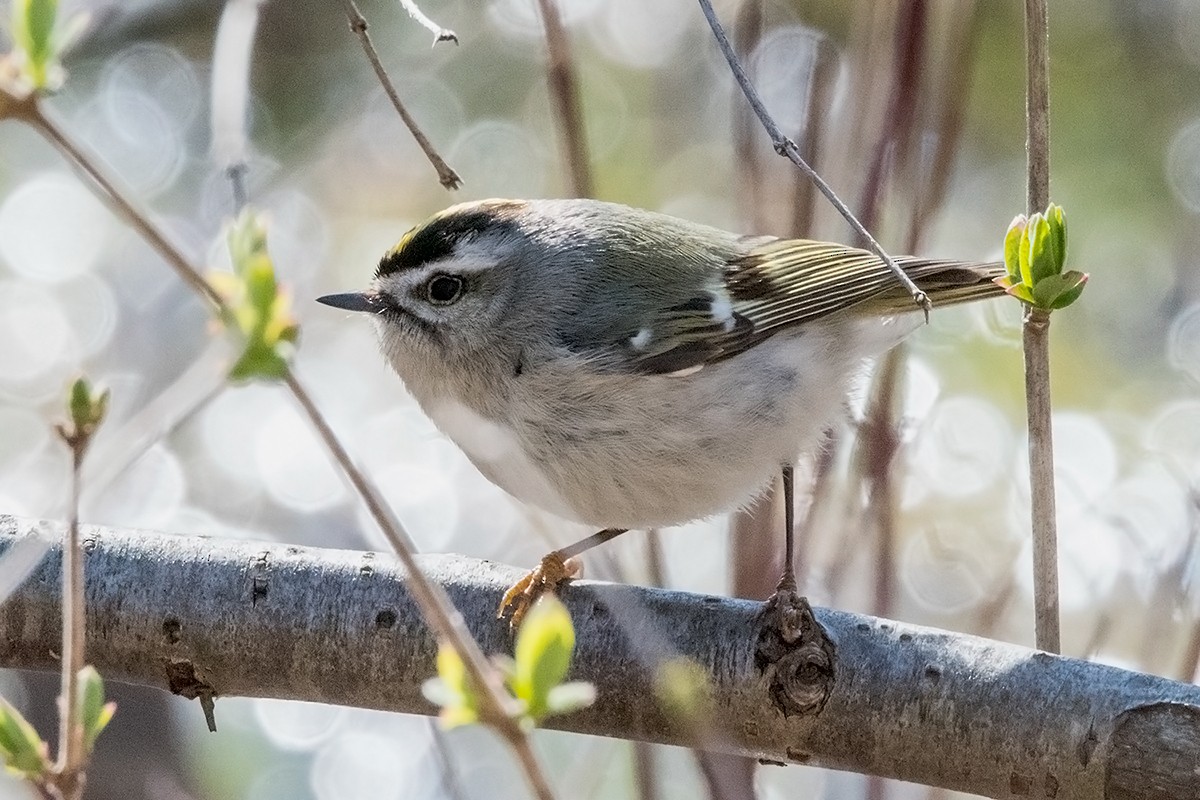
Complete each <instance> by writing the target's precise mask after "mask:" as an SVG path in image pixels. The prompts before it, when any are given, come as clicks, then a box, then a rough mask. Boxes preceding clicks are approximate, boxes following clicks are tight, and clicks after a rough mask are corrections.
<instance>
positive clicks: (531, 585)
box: [496, 528, 795, 628]
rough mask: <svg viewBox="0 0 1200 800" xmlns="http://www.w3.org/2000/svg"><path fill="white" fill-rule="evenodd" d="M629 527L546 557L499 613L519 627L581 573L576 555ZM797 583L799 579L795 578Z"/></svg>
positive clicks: (514, 588)
mask: <svg viewBox="0 0 1200 800" xmlns="http://www.w3.org/2000/svg"><path fill="white" fill-rule="evenodd" d="M625 530H626V529H625V528H605V529H604V530H602V531H598V532H596V533H593V534H592V535H591V536H588V537H586V538H584V539H580V540H579V541H578V542H575V543H574V544H571V545H567V546H566V547H563V548H561V549H559V550H555V551H554V552H552V553H547V554H546V555H545V556H543V557H542V563H540V564H538V565H537V566H536V567H534V568H533V569H532V570H530V571H529V572H527V573H526V574H525V577H523V578H521V580H519V581H517V582H516V583H514V584H513V585H512V586H511V587H510V588H509V590H508V591H507V592H505V593H504V599H503V600H501V601H500V609H499V611H497V612H496V616H497V617H499V618H501V619H503V618H504V617H506V616H507V617H508V618H509V625H511V626H512V627H514V628H515V627H517V626H518V625H520V624H521V618H522V617H524V616H525V612H526V611H528V610H529V608H530V607H531V606H532V605H533V604H534V602H535V601H536V600H537V599H538V598H539V597H541V596H542V594H543V593H545V592H550V593H553V592H554V591H555V590H556V589H558V587H559V585H560V584H562V583H563V582H564V581H567V580H569V579H571V578H573V577H575V576H576V575H578V574H579V562H578V561H577V560H576V559H575V556H577V555H579V554H581V553H583V552H585V551H587V550H591V549H592V548H593V547H595V546H596V545H600V544H604V543H605V542H607V541H608V540H609V539H615V538H616V537H618V536H620V535H621V534H622V533H625ZM792 583H793V585H794V584H795V581H794V580H793V582H792Z"/></svg>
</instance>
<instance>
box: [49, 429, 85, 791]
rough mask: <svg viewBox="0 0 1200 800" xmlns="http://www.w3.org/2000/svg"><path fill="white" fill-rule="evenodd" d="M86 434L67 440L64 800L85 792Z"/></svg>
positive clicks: (60, 747)
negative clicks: (82, 538)
mask: <svg viewBox="0 0 1200 800" xmlns="http://www.w3.org/2000/svg"><path fill="white" fill-rule="evenodd" d="M87 438H88V437H87V436H86V435H81V434H80V432H79V431H78V430H77V431H75V435H74V436H73V437H72V438H71V439H69V440H68V442H67V444H68V445H69V446H70V448H71V516H70V519H69V521H68V523H67V541H66V542H65V543H64V545H63V564H62V569H63V585H62V592H63V599H62V604H63V638H62V689H61V698H60V702H61V703H62V708H60V709H59V714H60V719H61V726H60V728H59V731H58V765H57V766H56V767H55V771H56V772H57V773H58V778H57V784H58V787H59V791H60V792H61V793H62V795H63V800H76V798H79V797H82V795H83V762H84V757H85V756H84V752H83V721H82V720H81V719H80V718H79V680H78V677H77V676H78V675H79V672H80V670H82V669H83V662H84V657H83V656H84V648H85V646H86V644H85V642H86V639H85V624H86V619H85V617H84V603H83V552H82V551H81V550H80V548H79V487H80V483H81V481H80V470H81V469H82V466H83V454H84V452H85V450H86V449H87Z"/></svg>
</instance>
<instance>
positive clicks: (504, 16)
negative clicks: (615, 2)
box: [487, 0, 604, 58]
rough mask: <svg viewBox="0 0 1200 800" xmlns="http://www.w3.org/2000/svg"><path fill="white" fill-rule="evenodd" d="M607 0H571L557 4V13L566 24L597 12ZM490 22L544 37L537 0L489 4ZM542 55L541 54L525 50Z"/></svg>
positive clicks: (514, 33) (513, 33)
mask: <svg viewBox="0 0 1200 800" xmlns="http://www.w3.org/2000/svg"><path fill="white" fill-rule="evenodd" d="M603 2H604V0H571V2H569V3H558V4H557V5H558V14H559V17H560V18H561V19H562V23H563V25H564V26H565V27H568V28H569V27H571V26H572V25H577V24H579V23H580V22H583V21H584V20H586V19H587V18H588V17H591V16H592V15H593V14H594V13H596V9H597V8H598V7H600V6H601V5H602V4H603ZM487 15H488V21H489V22H491V23H492V25H494V26H495V27H496V29H497V30H499V31H500V32H502V33H504V34H507V35H508V36H513V37H521V38H532V37H537V38H539V39H540V38H542V37H543V36H544V35H545V34H544V32H543V28H542V17H541V15H540V13H539V12H538V0H493V2H491V3H488V6H487ZM526 52H527V53H528V54H529V55H531V56H533V57H537V58H540V57H541V53H540V51H539V52H533V51H526Z"/></svg>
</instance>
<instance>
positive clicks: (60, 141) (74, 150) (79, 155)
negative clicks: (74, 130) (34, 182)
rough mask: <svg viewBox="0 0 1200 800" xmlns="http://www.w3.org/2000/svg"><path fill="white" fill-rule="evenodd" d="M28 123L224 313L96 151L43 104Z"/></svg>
mask: <svg viewBox="0 0 1200 800" xmlns="http://www.w3.org/2000/svg"><path fill="white" fill-rule="evenodd" d="M28 122H29V123H30V124H32V125H33V126H34V127H36V128H37V129H38V130H39V131H41V133H42V134H43V135H44V136H46V138H48V139H49V140H50V141H51V142H53V143H54V146H55V147H57V148H58V149H59V150H60V151H61V152H62V153H63V155H65V156H66V157H67V161H68V162H69V163H70V164H71V166H73V167H74V168H75V169H77V170H79V171H80V172H82V173H83V174H84V175H86V176H87V178H88V181H89V182H90V183H91V184H92V185H93V186H94V187H95V188H96V189H98V194H99V195H100V199H101V200H104V201H105V202H107V203H108V204H109V205H110V206H111V207H112V208H113V209H114V210H115V211H116V212H117V214H118V216H120V217H121V218H122V219H124V220H125V222H126V223H128V224H129V226H130V227H132V228H133V229H134V230H135V231H137V232H138V234H139V235H140V236H141V237H142V238H143V239H145V240H146V242H147V243H148V244H149V245H150V246H151V247H152V248H154V251H155V252H157V253H158V254H159V255H160V256H162V258H163V260H164V261H166V262H167V265H168V266H170V267H171V269H173V270H175V274H176V275H178V276H179V277H180V278H181V279H182V280H183V282H184V283H186V284H187V285H188V286H189V287H190V288H191V289H192V290H193V291H195V292H196V294H198V295H200V296H201V297H203V298H204V299H206V300H208V302H209V303H211V304H212V306H213V308H214V309H216V310H217V311H220V312H224V310H225V302H224V301H223V300H222V299H221V296H220V295H219V294H217V291H216V290H215V289H213V288H212V287H211V286H209V284H208V281H206V280H204V277H203V276H202V275H201V274H200V273H199V272H198V271H197V270H196V269H194V268H193V267H192V265H191V264H190V263H189V262H188V260H187V258H186V257H185V256H184V255H183V251H182V250H180V249H179V248H178V247H176V246H175V245H174V244H172V243H171V242H170V241H168V240H167V237H166V235H165V234H164V233H162V232H161V231H160V230H159V229H158V228H157V227H155V226H154V225H153V224H152V223H151V222H150V215H149V213H147V212H146V211H145V210H144V209H142V208H140V207H139V206H138V205H137V203H136V202H135V201H134V200H133V199H132V198H131V197H130V195H129V194H128V193H127V192H125V191H123V190H122V189H119V188H118V187H117V185H116V182H115V180H114V179H113V178H111V177H109V176H108V175H106V174H105V173H104V171H103V169H101V167H100V159H99V158H98V157H97V156H96V155H95V154H93V153H89V152H87V150H86V149H85V148H84V147H83V146H82V145H81V144H80V143H79V142H76V141H75V140H73V139H71V138H70V137H69V136H67V134H66V131H64V130H63V128H62V126H61V125H60V124H59V123H58V121H57V120H55V119H54V118H53V117H51V116H50V115H49V114H47V112H46V109H45V107H44V106H42V104H41V103H38V104H37V105H36V106H35V111H34V113H33V114H32V115H31V116H30V117H29V118H28Z"/></svg>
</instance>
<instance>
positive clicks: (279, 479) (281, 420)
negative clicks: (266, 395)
mask: <svg viewBox="0 0 1200 800" xmlns="http://www.w3.org/2000/svg"><path fill="white" fill-rule="evenodd" d="M259 423H260V428H259V430H258V433H257V435H256V436H255V442H254V456H255V463H256V464H257V465H258V469H259V472H260V474H261V475H262V481H263V485H264V486H265V487H266V489H267V491H268V492H269V493H270V495H271V497H273V498H274V499H275V500H276V502H278V503H280V504H281V505H284V506H287V507H288V508H291V509H293V510H295V511H301V512H306V513H311V512H314V511H320V510H322V509H325V508H329V507H330V506H333V505H336V504H337V503H340V502H341V501H342V498H343V497H344V496H345V494H346V488H345V486H344V485H343V483H342V479H341V476H340V475H339V474H338V472H337V470H336V469H335V467H334V466H333V464H332V463H331V462H330V458H329V454H328V453H327V452H326V450H325V448H324V447H322V446H321V443H320V442H319V441H318V440H317V436H316V433H315V432H314V431H313V429H312V426H311V425H310V424H309V423H308V421H307V420H305V419H304V418H302V417H301V416H300V415H299V414H298V413H296V412H295V411H294V410H292V409H290V408H279V407H276V409H275V410H274V411H273V413H271V414H270V415H269V416H268V417H267V419H266V421H265V422H263V421H262V420H261V419H260V420H259Z"/></svg>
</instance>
